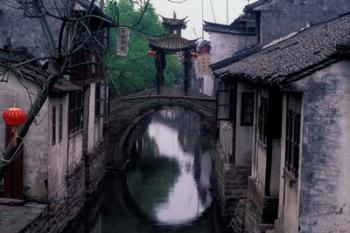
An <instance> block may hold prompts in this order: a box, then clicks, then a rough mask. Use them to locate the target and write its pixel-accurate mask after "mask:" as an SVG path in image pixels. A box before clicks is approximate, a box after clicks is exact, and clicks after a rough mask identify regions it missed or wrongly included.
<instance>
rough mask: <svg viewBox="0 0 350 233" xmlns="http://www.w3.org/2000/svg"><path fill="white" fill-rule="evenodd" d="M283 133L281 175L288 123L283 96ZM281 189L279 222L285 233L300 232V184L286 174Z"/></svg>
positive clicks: (281, 178)
mask: <svg viewBox="0 0 350 233" xmlns="http://www.w3.org/2000/svg"><path fill="white" fill-rule="evenodd" d="M282 109H283V111H282V133H281V147H280V154H281V156H280V158H281V160H280V167H279V172H280V174H284V173H285V171H284V169H285V161H286V153H285V147H286V122H287V95H286V94H285V95H284V96H283V107H282ZM279 177H280V187H279V205H278V220H277V221H278V222H279V225H281V226H282V228H283V230H284V232H285V233H297V232H298V216H299V189H300V188H299V187H300V182H297V183H295V182H293V181H292V180H291V178H290V177H289V176H288V175H286V174H284V175H280V176H279Z"/></svg>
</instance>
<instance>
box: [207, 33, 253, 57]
mask: <svg viewBox="0 0 350 233" xmlns="http://www.w3.org/2000/svg"><path fill="white" fill-rule="evenodd" d="M209 36H210V41H211V56H210V63H211V64H213V63H215V62H218V61H221V60H224V59H226V58H229V57H232V55H233V54H234V53H235V52H237V51H238V50H240V49H242V48H246V47H249V46H252V45H255V44H256V43H257V37H256V36H240V35H231V34H223V33H216V32H209Z"/></svg>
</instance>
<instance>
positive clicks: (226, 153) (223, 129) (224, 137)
mask: <svg viewBox="0 0 350 233" xmlns="http://www.w3.org/2000/svg"><path fill="white" fill-rule="evenodd" d="M232 135H233V129H232V124H231V123H230V122H228V121H220V147H221V149H222V150H221V152H222V153H223V158H224V160H225V163H229V158H230V156H231V155H232V143H233V138H232Z"/></svg>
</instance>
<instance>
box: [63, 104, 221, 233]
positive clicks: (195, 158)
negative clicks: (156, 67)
mask: <svg viewBox="0 0 350 233" xmlns="http://www.w3.org/2000/svg"><path fill="white" fill-rule="evenodd" d="M213 142H214V138H213V135H212V133H211V131H209V130H208V129H207V128H206V127H205V126H204V124H203V123H202V122H201V119H200V118H199V116H196V115H194V114H193V113H191V112H188V111H186V110H184V109H181V108H174V109H170V110H163V111H160V112H158V113H155V114H153V115H152V116H150V117H149V118H147V119H145V120H144V121H143V122H142V123H141V124H140V125H139V126H138V127H137V128H136V129H135V131H134V133H133V134H132V135H131V136H130V139H129V144H128V146H127V148H128V150H129V158H130V163H129V168H128V170H127V171H126V172H124V173H114V174H108V175H107V176H106V178H105V180H104V183H103V185H102V186H101V188H100V190H99V191H98V192H97V193H96V194H95V195H94V196H93V197H91V198H90V201H89V203H88V204H87V206H86V208H85V210H84V212H83V213H82V214H81V215H80V216H79V217H78V218H77V219H76V220H75V221H73V223H72V224H71V225H70V226H69V227H68V228H67V229H66V231H65V233H71V232H74V233H76V232H84V233H112V232H113V233H146V232H149V233H156V232H183V233H192V232H198V233H220V232H221V231H220V229H219V225H220V224H219V223H218V219H217V216H216V211H215V207H214V201H213V197H212V195H211V191H210V190H211V179H212V174H211V172H212V171H211V170H212V160H211V156H212V155H213V149H214V144H213Z"/></svg>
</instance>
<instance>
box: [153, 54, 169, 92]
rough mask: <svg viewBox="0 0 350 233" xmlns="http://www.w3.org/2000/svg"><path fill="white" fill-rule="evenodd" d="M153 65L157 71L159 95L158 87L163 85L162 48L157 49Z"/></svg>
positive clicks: (163, 57)
mask: <svg viewBox="0 0 350 233" xmlns="http://www.w3.org/2000/svg"><path fill="white" fill-rule="evenodd" d="M155 65H156V69H157V73H156V85H157V94H158V95H159V94H160V88H161V87H162V86H164V69H165V67H166V61H165V52H164V51H163V50H158V51H157V53H156V59H155Z"/></svg>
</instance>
